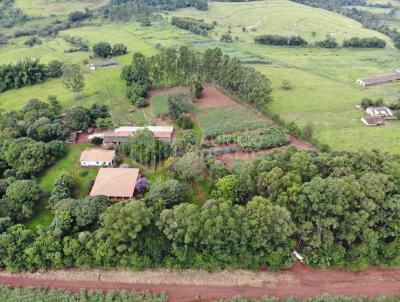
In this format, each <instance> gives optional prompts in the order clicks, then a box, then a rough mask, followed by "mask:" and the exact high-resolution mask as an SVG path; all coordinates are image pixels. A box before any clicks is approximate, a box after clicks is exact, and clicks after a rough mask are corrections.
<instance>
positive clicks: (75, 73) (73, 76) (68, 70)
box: [63, 64, 85, 99]
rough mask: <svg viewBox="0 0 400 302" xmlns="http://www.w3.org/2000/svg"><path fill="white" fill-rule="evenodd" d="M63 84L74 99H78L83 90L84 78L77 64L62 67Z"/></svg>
mask: <svg viewBox="0 0 400 302" xmlns="http://www.w3.org/2000/svg"><path fill="white" fill-rule="evenodd" d="M63 83H64V86H65V87H66V88H67V89H69V90H71V91H72V92H73V94H74V97H75V99H78V98H79V97H80V95H81V93H82V92H83V89H84V88H85V78H84V76H83V73H82V70H81V67H80V65H79V64H72V65H64V68H63Z"/></svg>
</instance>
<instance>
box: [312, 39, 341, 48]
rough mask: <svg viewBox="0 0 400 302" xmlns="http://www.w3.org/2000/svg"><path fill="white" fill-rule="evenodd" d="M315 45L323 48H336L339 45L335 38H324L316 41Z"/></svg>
mask: <svg viewBox="0 0 400 302" xmlns="http://www.w3.org/2000/svg"><path fill="white" fill-rule="evenodd" d="M315 45H316V46H319V47H324V48H336V47H338V46H339V44H338V43H337V42H336V39H335V38H326V39H325V40H323V41H319V42H316V43H315Z"/></svg>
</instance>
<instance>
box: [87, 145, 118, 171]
mask: <svg viewBox="0 0 400 302" xmlns="http://www.w3.org/2000/svg"><path fill="white" fill-rule="evenodd" d="M115 157H116V152H115V150H104V149H94V148H92V149H86V150H84V151H83V152H82V153H81V158H80V162H81V166H82V167H112V166H114V161H115Z"/></svg>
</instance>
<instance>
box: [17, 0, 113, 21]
mask: <svg viewBox="0 0 400 302" xmlns="http://www.w3.org/2000/svg"><path fill="white" fill-rule="evenodd" d="M108 2H109V1H108V0H33V1H32V0H15V6H16V7H18V8H20V9H22V10H23V11H24V13H25V14H26V15H28V16H33V17H47V16H51V15H56V16H59V15H65V14H69V13H71V12H73V11H84V9H85V8H86V7H87V8H89V9H96V8H99V7H101V6H103V5H105V4H107V3H108Z"/></svg>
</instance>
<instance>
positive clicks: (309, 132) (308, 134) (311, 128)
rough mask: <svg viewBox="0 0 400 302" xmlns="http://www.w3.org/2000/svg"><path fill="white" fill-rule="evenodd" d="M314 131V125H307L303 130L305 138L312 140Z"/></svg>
mask: <svg viewBox="0 0 400 302" xmlns="http://www.w3.org/2000/svg"><path fill="white" fill-rule="evenodd" d="M314 130H315V127H314V124H313V123H307V125H305V126H304V128H303V138H305V139H307V140H309V139H311V137H312V136H313V134H314Z"/></svg>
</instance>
